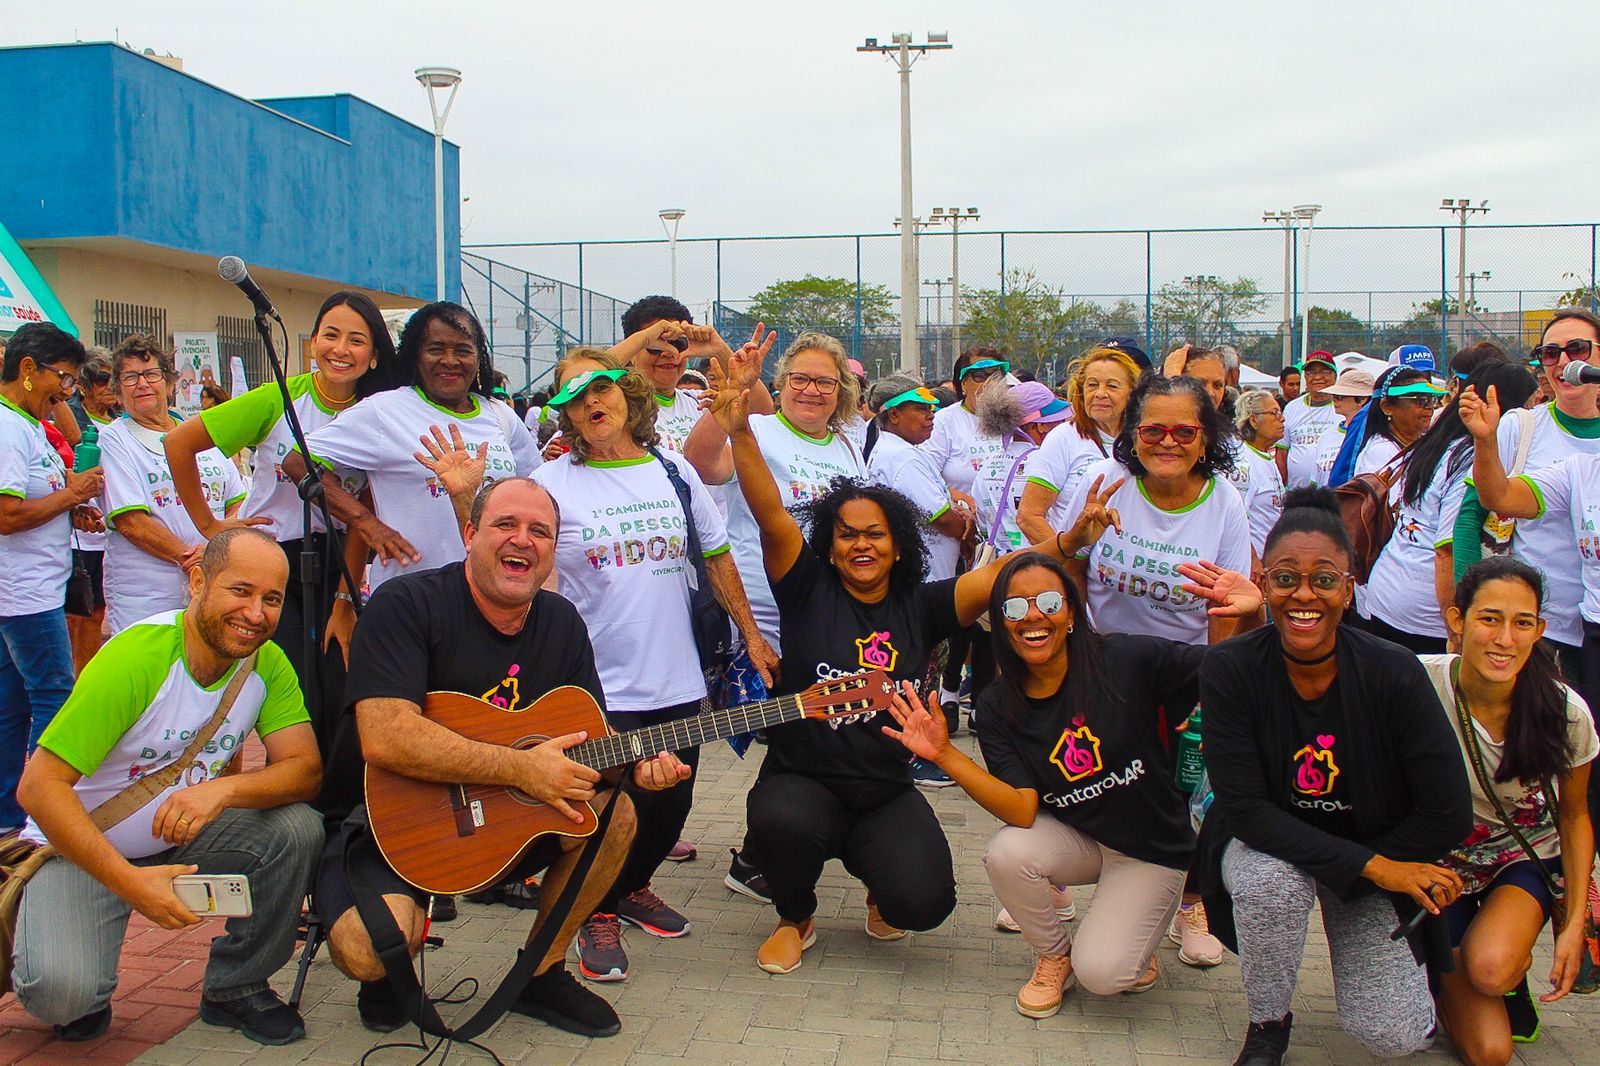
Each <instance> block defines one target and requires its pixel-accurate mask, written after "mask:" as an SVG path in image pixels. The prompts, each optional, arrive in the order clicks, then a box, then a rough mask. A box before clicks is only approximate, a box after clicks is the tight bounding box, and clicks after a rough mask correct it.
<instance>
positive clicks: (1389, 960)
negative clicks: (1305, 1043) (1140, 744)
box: [1199, 488, 1472, 1066]
mask: <svg viewBox="0 0 1600 1066" xmlns="http://www.w3.org/2000/svg"><path fill="white" fill-rule="evenodd" d="M1350 555H1351V548H1350V537H1349V534H1348V533H1347V532H1346V531H1345V527H1344V524H1343V522H1342V521H1341V520H1340V516H1339V505H1338V502H1337V498H1336V497H1335V496H1334V494H1333V492H1332V490H1329V489H1318V488H1310V489H1293V490H1290V492H1289V493H1288V494H1287V496H1286V497H1285V498H1284V508H1283V518H1281V519H1280V520H1279V521H1278V524H1277V525H1276V526H1274V527H1273V530H1272V533H1271V535H1270V536H1268V538H1267V544H1266V554H1265V558H1264V559H1263V560H1262V562H1263V564H1264V567H1265V574H1266V583H1267V587H1266V589H1265V592H1266V597H1267V606H1268V607H1269V609H1270V612H1271V617H1272V622H1273V625H1272V626H1271V627H1270V628H1265V629H1260V630H1257V631H1255V632H1253V633H1249V634H1246V635H1245V636H1242V637H1239V638H1237V639H1235V640H1230V641H1228V642H1227V643H1225V644H1221V645H1219V646H1217V647H1214V648H1212V649H1211V651H1210V653H1209V654H1208V655H1207V656H1206V660H1205V663H1204V664H1203V665H1202V667H1201V670H1200V700H1201V703H1202V704H1203V705H1204V707H1205V743H1206V768H1207V770H1208V772H1209V774H1210V777H1211V784H1212V786H1213V788H1214V789H1215V792H1216V799H1215V801H1214V802H1213V804H1212V807H1211V810H1210V812H1209V813H1208V814H1207V816H1206V821H1205V824H1204V826H1203V827H1202V828H1201V833H1200V847H1199V865H1200V868H1201V870H1202V874H1203V877H1202V880H1203V886H1202V888H1203V891H1204V892H1205V896H1206V904H1207V908H1208V912H1209V914H1210V917H1211V927H1212V930H1213V931H1214V932H1215V933H1216V934H1217V935H1218V937H1220V938H1221V939H1222V940H1223V942H1224V943H1228V942H1229V941H1230V940H1233V941H1234V945H1233V946H1235V949H1236V950H1237V951H1238V953H1239V962H1240V968H1241V971H1242V976H1243V979H1244V990H1245V999H1246V1002H1247V1004H1248V1007H1249V1021H1250V1025H1249V1030H1248V1033H1247V1034H1246V1037H1245V1045H1244V1050H1243V1051H1242V1052H1241V1053H1240V1055H1239V1058H1238V1060H1237V1061H1238V1062H1239V1063H1241V1064H1249V1066H1276V1064H1277V1063H1280V1062H1282V1061H1283V1056H1284V1053H1285V1051H1286V1050H1287V1048H1288V1045H1289V1033H1290V1026H1291V1024H1292V1023H1293V1016H1292V1015H1291V1014H1290V1013H1289V1006H1290V1003H1291V1001H1292V999H1293V997H1294V991H1295V984H1296V982H1297V979H1298V972H1299V969H1300V959H1301V955H1302V954H1303V952H1304V949H1305V938H1306V931H1307V928H1308V925H1309V923H1310V919H1311V909H1312V907H1313V906H1316V905H1317V904H1318V903H1319V902H1320V904H1321V909H1322V921H1323V927H1324V930H1325V932H1326V934H1327V938H1328V945H1329V949H1330V954H1331V957H1332V963H1333V977H1334V993H1335V996H1336V997H1337V999H1338V1004H1339V1017H1340V1020H1341V1021H1342V1022H1343V1024H1344V1027H1345V1029H1346V1030H1347V1031H1349V1032H1350V1033H1351V1034H1352V1035H1353V1036H1355V1037H1356V1039H1357V1040H1359V1041H1361V1043H1362V1044H1364V1045H1365V1046H1366V1047H1367V1049H1368V1050H1369V1051H1371V1052H1373V1053H1374V1054H1377V1055H1381V1056H1395V1055H1403V1054H1407V1053H1409V1052H1411V1051H1415V1050H1418V1049H1419V1048H1421V1047H1423V1046H1425V1045H1426V1043H1427V1041H1428V1039H1429V1038H1430V1033H1431V1031H1432V1029H1433V1027H1434V1010H1433V1000H1432V997H1431V996H1430V995H1429V991H1428V975H1427V971H1426V970H1425V969H1424V967H1423V966H1422V964H1421V960H1422V957H1423V956H1422V954H1421V952H1422V950H1423V948H1424V947H1428V946H1434V947H1435V950H1434V952H1433V957H1432V958H1431V960H1430V961H1434V962H1440V963H1444V964H1445V965H1448V960H1447V959H1445V958H1444V957H1443V950H1442V947H1443V945H1442V937H1440V941H1434V940H1432V939H1431V937H1432V936H1435V935H1438V925H1437V921H1436V920H1435V919H1428V920H1425V921H1424V922H1423V924H1422V926H1421V927H1420V928H1418V929H1416V930H1415V931H1414V932H1413V933H1412V937H1413V939H1414V940H1416V942H1417V944H1418V948H1417V951H1418V954H1416V955H1414V954H1413V948H1412V945H1411V944H1410V943H1408V942H1406V941H1404V940H1401V941H1396V940H1393V939H1391V938H1390V935H1389V934H1390V932H1391V931H1392V930H1393V929H1394V927H1395V925H1396V924H1397V923H1402V922H1407V921H1408V920H1409V919H1410V918H1412V917H1413V916H1414V915H1415V914H1416V911H1417V908H1418V907H1422V908H1424V909H1425V910H1427V911H1428V912H1429V914H1430V915H1437V914H1439V913H1440V911H1441V910H1442V909H1443V908H1444V907H1446V906H1448V905H1449V904H1450V903H1451V902H1452V901H1454V899H1455V898H1456V896H1457V895H1458V894H1459V893H1460V891H1461V879H1460V877H1458V876H1457V875H1456V874H1455V873H1454V872H1453V871H1451V870H1448V869H1446V868H1444V867H1441V866H1439V865H1437V863H1438V861H1439V860H1440V859H1442V858H1444V857H1445V855H1447V854H1448V853H1449V852H1450V850H1451V849H1452V848H1454V847H1455V846H1456V845H1457V844H1458V843H1460V841H1461V840H1462V839H1463V838H1464V837H1465V836H1466V835H1467V833H1468V831H1469V830H1470V829H1471V823H1472V811H1471V804H1470V802H1469V799H1468V791H1467V780H1466V773H1465V771H1464V769H1463V768H1462V765H1461V758H1460V756H1459V754H1458V751H1457V748H1456V745H1455V743H1454V741H1453V739H1452V734H1451V731H1450V726H1449V723H1448V721H1447V720H1446V718H1445V715H1444V710H1443V708H1441V707H1440V706H1439V701H1438V699H1437V697H1436V696H1435V694H1434V691H1433V687H1432V685H1431V684H1430V683H1429V681H1428V676H1427V673H1426V672H1425V671H1424V670H1423V668H1422V666H1421V664H1420V663H1418V662H1417V659H1416V656H1414V655H1412V654H1411V653H1410V652H1408V651H1406V650H1405V649H1404V648H1401V647H1399V646H1397V645H1394V644H1391V643H1389V642H1388V641H1385V640H1380V639H1379V638H1377V637H1374V636H1372V635H1371V634H1369V633H1364V632H1362V631H1360V630H1358V629H1353V628H1351V627H1350V626H1345V625H1341V624H1340V623H1341V622H1342V621H1343V620H1344V616H1345V612H1346V611H1347V610H1348V609H1349V607H1350V600H1351V597H1352V595H1353V594H1354V582H1353V579H1352V578H1351V576H1350Z"/></svg>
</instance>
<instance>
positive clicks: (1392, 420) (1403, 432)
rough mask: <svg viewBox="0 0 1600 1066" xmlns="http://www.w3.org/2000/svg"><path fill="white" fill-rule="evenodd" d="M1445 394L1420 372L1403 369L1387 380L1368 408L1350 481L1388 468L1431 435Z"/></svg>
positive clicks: (1390, 375)
mask: <svg viewBox="0 0 1600 1066" xmlns="http://www.w3.org/2000/svg"><path fill="white" fill-rule="evenodd" d="M1444 397H1445V390H1443V389H1441V388H1439V386H1437V385H1435V384H1434V383H1433V382H1432V381H1430V380H1429V379H1428V375H1427V374H1424V373H1423V372H1422V371H1420V370H1413V369H1411V368H1410V367H1402V368H1401V369H1399V370H1396V371H1394V372H1393V373H1390V374H1387V375H1385V376H1384V380H1383V382H1382V383H1381V384H1379V386H1378V388H1377V391H1375V392H1374V393H1373V394H1372V402H1371V403H1369V404H1368V406H1367V420H1366V424H1365V425H1364V426H1363V427H1362V431H1363V433H1364V434H1365V436H1364V438H1363V440H1362V442H1361V445H1360V450H1359V451H1358V452H1356V462H1355V467H1354V468H1353V470H1352V473H1351V475H1350V476H1351V477H1356V476H1359V475H1361V474H1374V473H1377V472H1378V471H1380V470H1382V469H1384V468H1385V467H1387V466H1388V465H1389V464H1390V463H1392V462H1394V460H1395V459H1397V458H1398V457H1399V456H1400V455H1402V454H1403V453H1404V452H1405V450H1406V449H1407V448H1410V447H1411V446H1412V445H1413V444H1415V443H1416V442H1417V439H1418V438H1419V437H1421V436H1422V435H1423V434H1424V433H1426V432H1427V431H1428V427H1429V426H1431V425H1432V424H1433V416H1434V414H1435V412H1437V411H1438V409H1439V403H1440V401H1442V400H1443V399H1444Z"/></svg>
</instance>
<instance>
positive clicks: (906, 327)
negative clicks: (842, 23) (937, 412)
mask: <svg viewBox="0 0 1600 1066" xmlns="http://www.w3.org/2000/svg"><path fill="white" fill-rule="evenodd" d="M892 42H893V43H891V44H879V43H878V39H877V38H876V37H868V38H867V40H866V43H865V44H863V45H861V46H860V47H859V48H857V49H856V51H857V52H877V53H879V54H880V55H886V56H890V57H891V58H892V59H893V60H894V63H895V67H896V69H898V70H899V72H900V217H901V218H911V217H912V213H911V211H912V209H911V65H912V64H913V63H915V62H916V61H917V60H918V59H920V58H922V57H923V56H924V55H927V54H928V53H929V52H940V51H948V50H949V49H950V48H951V47H953V46H952V45H951V44H950V35H949V34H947V33H935V32H932V31H930V32H929V33H928V41H927V43H926V44H912V43H911V34H909V33H896V34H894V35H893V37H892ZM913 53H915V54H913ZM919 274H920V271H919V270H918V269H917V232H916V227H915V226H901V227H900V369H901V370H903V371H906V372H907V373H916V372H917V370H918V369H919V367H920V362H919V360H918V358H917V277H918V275H919Z"/></svg>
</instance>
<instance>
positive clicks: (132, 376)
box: [117, 366, 167, 389]
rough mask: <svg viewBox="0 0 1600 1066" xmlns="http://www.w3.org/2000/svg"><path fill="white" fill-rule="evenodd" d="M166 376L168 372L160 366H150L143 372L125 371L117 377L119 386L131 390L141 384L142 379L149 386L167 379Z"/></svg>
mask: <svg viewBox="0 0 1600 1066" xmlns="http://www.w3.org/2000/svg"><path fill="white" fill-rule="evenodd" d="M166 376H167V372H166V371H165V370H162V369H161V368H160V367H159V366H148V367H145V368H144V369H143V370H124V371H123V372H122V373H120V374H118V375H117V384H119V385H121V386H122V387H123V388H125V389H131V388H133V387H134V386H135V385H137V384H139V382H140V380H141V379H142V380H143V381H144V382H145V383H146V384H148V385H154V384H155V383H156V382H158V381H161V380H163V379H165V378H166Z"/></svg>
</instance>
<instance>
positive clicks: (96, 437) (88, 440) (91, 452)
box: [72, 422, 100, 474]
mask: <svg viewBox="0 0 1600 1066" xmlns="http://www.w3.org/2000/svg"><path fill="white" fill-rule="evenodd" d="M99 465H100V430H99V428H98V427H96V426H95V424H94V423H93V422H90V423H89V424H88V425H86V426H84V427H83V439H82V440H80V441H79V442H78V446H77V447H76V448H74V449H73V450H72V470H73V472H74V473H78V474H81V473H83V472H84V471H86V470H93V469H94V468H95V467H97V466H99Z"/></svg>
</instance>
